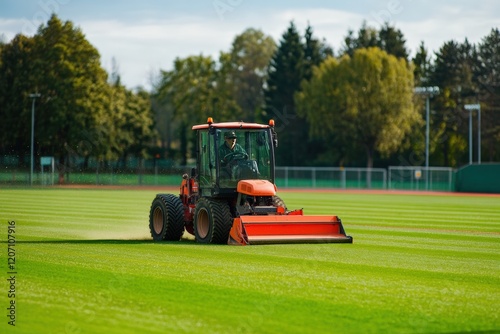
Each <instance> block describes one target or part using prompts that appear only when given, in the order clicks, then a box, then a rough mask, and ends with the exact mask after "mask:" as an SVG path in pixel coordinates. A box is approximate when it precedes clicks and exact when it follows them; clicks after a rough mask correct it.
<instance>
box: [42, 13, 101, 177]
mask: <svg viewBox="0 0 500 334" xmlns="http://www.w3.org/2000/svg"><path fill="white" fill-rule="evenodd" d="M34 38H35V44H36V53H37V59H38V61H36V62H35V73H36V74H37V78H36V81H35V82H36V87H37V88H38V91H39V92H40V93H41V94H42V98H41V101H42V102H41V104H40V107H39V108H38V109H37V110H38V117H37V119H38V127H37V130H38V132H37V133H38V138H39V141H38V142H39V145H40V147H41V148H43V150H44V151H46V152H48V153H49V152H50V154H53V155H54V156H56V157H57V158H58V161H59V166H60V168H59V172H60V173H59V176H60V182H64V172H65V168H64V167H65V166H66V167H68V166H71V159H70V157H71V156H74V155H75V154H76V155H81V154H91V153H90V152H89V151H91V150H96V151H100V150H102V149H104V148H103V147H105V146H106V145H107V144H106V139H105V138H104V137H103V135H104V134H105V133H104V132H103V131H104V130H105V127H102V122H103V120H107V118H105V114H106V111H107V107H108V105H109V101H108V97H109V93H108V91H109V85H108V84H107V74H106V71H105V70H104V69H103V68H102V67H101V66H100V56H99V53H98V52H97V50H96V49H95V48H94V47H93V46H92V45H91V44H90V43H89V42H88V41H87V40H86V39H85V36H84V34H83V33H82V31H81V30H80V29H79V28H75V27H74V26H73V24H72V23H71V22H70V21H66V22H64V23H63V22H61V21H60V20H59V18H57V16H56V15H52V16H51V18H50V19H49V21H48V22H47V25H44V26H41V27H40V28H39V30H38V33H37V34H36V35H35V37H34ZM83 143H88V144H86V145H83Z"/></svg>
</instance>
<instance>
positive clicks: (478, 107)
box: [464, 103, 481, 165]
mask: <svg viewBox="0 0 500 334" xmlns="http://www.w3.org/2000/svg"><path fill="white" fill-rule="evenodd" d="M464 108H465V110H468V111H469V165H471V164H472V111H473V110H477V163H478V164H481V105H480V104H479V103H476V104H466V105H464Z"/></svg>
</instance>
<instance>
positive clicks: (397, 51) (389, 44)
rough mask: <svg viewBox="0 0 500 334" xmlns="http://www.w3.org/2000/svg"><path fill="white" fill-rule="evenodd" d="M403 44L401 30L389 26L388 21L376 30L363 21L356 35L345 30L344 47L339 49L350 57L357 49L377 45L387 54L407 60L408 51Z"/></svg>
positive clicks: (404, 42) (404, 41)
mask: <svg viewBox="0 0 500 334" xmlns="http://www.w3.org/2000/svg"><path fill="white" fill-rule="evenodd" d="M405 44H406V40H405V39H404V35H403V33H402V32H401V30H399V29H396V28H395V27H393V26H390V25H389V23H387V22H386V23H385V24H384V26H382V28H381V29H380V30H379V31H377V29H375V28H373V27H370V26H368V25H367V23H366V21H364V22H363V24H362V25H361V28H360V29H359V31H358V34H357V36H355V35H354V32H353V31H352V30H349V31H348V32H347V36H346V37H345V38H344V47H343V49H342V51H341V55H345V54H347V55H349V56H350V57H352V56H353V55H354V52H355V51H356V50H358V49H363V48H370V47H379V48H380V49H382V50H384V51H386V52H387V53H388V54H392V55H394V56H396V57H398V58H403V59H405V60H407V59H408V51H407V49H406V46H405Z"/></svg>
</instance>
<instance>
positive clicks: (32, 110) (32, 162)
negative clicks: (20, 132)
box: [30, 93, 41, 186]
mask: <svg viewBox="0 0 500 334" xmlns="http://www.w3.org/2000/svg"><path fill="white" fill-rule="evenodd" d="M40 96H41V95H40V94H39V93H34V94H30V97H31V98H32V99H33V103H32V104H31V149H30V150H31V165H30V185H31V186H32V185H33V164H34V158H33V146H34V141H35V100H36V98H37V97H40Z"/></svg>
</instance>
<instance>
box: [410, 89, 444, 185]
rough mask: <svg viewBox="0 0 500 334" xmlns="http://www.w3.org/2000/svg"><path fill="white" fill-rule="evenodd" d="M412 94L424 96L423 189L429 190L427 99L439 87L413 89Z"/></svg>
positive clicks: (428, 119) (428, 117)
mask: <svg viewBox="0 0 500 334" xmlns="http://www.w3.org/2000/svg"><path fill="white" fill-rule="evenodd" d="M414 92H415V93H416V94H419V95H424V96H425V98H426V99H425V189H426V190H429V134H430V129H429V123H430V116H429V114H430V110H429V109H430V108H429V104H430V103H429V99H430V98H431V97H433V96H434V95H436V94H439V87H436V86H432V87H415V90H414Z"/></svg>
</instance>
